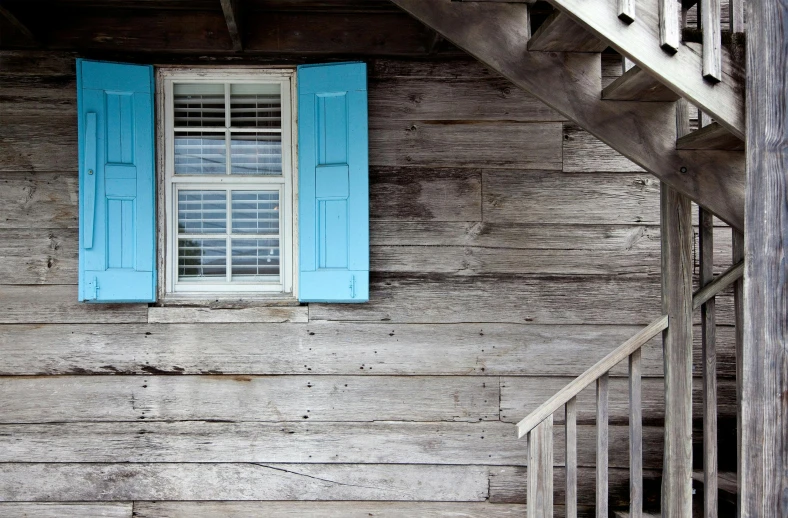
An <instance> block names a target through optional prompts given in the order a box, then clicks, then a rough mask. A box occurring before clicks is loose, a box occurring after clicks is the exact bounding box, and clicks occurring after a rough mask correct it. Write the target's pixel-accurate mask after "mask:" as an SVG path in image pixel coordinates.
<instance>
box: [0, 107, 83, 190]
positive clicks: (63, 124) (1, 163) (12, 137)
mask: <svg viewBox="0 0 788 518" xmlns="http://www.w3.org/2000/svg"><path fill="white" fill-rule="evenodd" d="M22 109H24V110H25V111H26V107H23V106H11V107H8V105H7V104H4V105H2V108H0V117H1V118H2V120H3V124H2V125H1V126H0V139H1V140H2V148H0V149H2V153H0V171H28V172H33V171H34V172H44V171H55V172H69V171H74V177H76V170H77V149H76V148H77V130H76V124H75V122H76V117H75V115H76V112H73V113H68V114H65V113H58V112H60V111H61V110H58V111H54V110H53V111H51V112H50V113H49V114H45V113H41V112H42V111H43V110H38V111H37V113H36V112H32V113H30V112H27V113H26V115H24V116H21V115H16V114H15V113H19V111H20V110H22ZM31 142H35V143H36V145H35V146H31Z"/></svg>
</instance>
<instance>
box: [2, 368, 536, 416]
mask: <svg viewBox="0 0 788 518" xmlns="http://www.w3.org/2000/svg"><path fill="white" fill-rule="evenodd" d="M535 383H538V382H536V381H535ZM0 392H1V393H2V394H3V399H2V401H0V422H2V423H36V422H38V423H42V422H43V423H51V422H90V421H138V420H145V421H146V422H149V421H177V420H186V421H192V420H204V421H235V422H238V421H243V422H253V421H268V422H276V421H298V422H306V420H309V422H310V423H311V422H313V421H337V422H338V421H357V422H363V421H468V422H478V421H490V420H496V421H497V420H498V402H499V387H498V380H497V379H487V378H483V377H478V376H470V377H469V376H435V377H421V376H316V375H315V376H210V375H208V376H34V377H0ZM372 401H374V404H371V403H370V402H372Z"/></svg>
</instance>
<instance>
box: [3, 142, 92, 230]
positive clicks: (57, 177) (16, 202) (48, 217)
mask: <svg viewBox="0 0 788 518" xmlns="http://www.w3.org/2000/svg"><path fill="white" fill-rule="evenodd" d="M74 145H75V146H76V142H75V143H74ZM26 146H27V149H28V152H30V153H33V152H34V153H35V154H36V155H38V154H39V152H40V153H41V154H45V153H46V152H47V150H46V148H44V149H42V148H40V147H38V146H35V147H34V151H30V147H31V146H30V143H29V142H28V143H27V144H26ZM3 155H4V153H0V156H3ZM5 156H8V155H5ZM75 165H76V160H75ZM0 185H2V187H3V188H2V189H0V226H1V227H3V228H39V229H40V228H78V221H77V202H78V198H77V196H78V185H77V175H76V168H75V169H74V173H73V174H60V173H35V174H29V173H2V174H0Z"/></svg>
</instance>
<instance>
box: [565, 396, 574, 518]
mask: <svg viewBox="0 0 788 518" xmlns="http://www.w3.org/2000/svg"><path fill="white" fill-rule="evenodd" d="M564 412H565V416H564V422H565V426H566V431H565V432H564V433H565V434H566V439H565V446H564V464H565V465H566V467H565V472H566V473H565V477H564V478H565V480H566V500H565V502H566V503H565V504H564V508H565V509H566V518H577V398H572V399H570V400H569V401H567V402H566V405H565V406H564Z"/></svg>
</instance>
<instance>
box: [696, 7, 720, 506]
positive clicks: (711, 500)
mask: <svg viewBox="0 0 788 518" xmlns="http://www.w3.org/2000/svg"><path fill="white" fill-rule="evenodd" d="M702 5H703V6H704V7H706V4H705V3H702ZM718 8H719V6H718ZM699 239H700V285H701V286H703V287H705V286H708V285H709V283H710V282H712V280H713V278H714V221H713V217H712V215H711V214H710V213H708V212H706V211H705V210H703V209H701V210H700V232H699ZM714 303H715V300H714V298H713V297H712V298H711V299H709V300H708V301H706V302H705V303H704V304H702V305H701V308H700V310H701V332H702V343H703V348H702V351H703V354H702V358H703V515H704V517H705V518H716V516H717V512H718V506H717V341H716V336H715V332H716V328H717V324H716V318H715V316H716V312H715V304H714Z"/></svg>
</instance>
